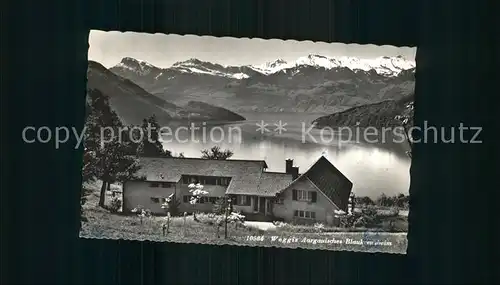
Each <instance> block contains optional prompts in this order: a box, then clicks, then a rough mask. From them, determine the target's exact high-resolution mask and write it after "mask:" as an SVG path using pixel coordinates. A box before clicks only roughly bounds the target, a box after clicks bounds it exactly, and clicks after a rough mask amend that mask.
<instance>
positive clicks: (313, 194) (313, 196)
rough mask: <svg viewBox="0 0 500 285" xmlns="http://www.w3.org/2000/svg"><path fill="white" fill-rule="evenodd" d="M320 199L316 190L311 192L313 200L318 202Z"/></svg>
mask: <svg viewBox="0 0 500 285" xmlns="http://www.w3.org/2000/svg"><path fill="white" fill-rule="evenodd" d="M317 199H318V193H317V192H316V191H313V192H311V202H313V203H316V200H317Z"/></svg>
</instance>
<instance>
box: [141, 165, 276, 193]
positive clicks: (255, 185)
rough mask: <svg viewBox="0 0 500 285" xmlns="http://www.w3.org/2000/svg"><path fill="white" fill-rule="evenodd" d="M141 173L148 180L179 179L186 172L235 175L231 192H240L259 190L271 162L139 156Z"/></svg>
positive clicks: (231, 183)
mask: <svg viewBox="0 0 500 285" xmlns="http://www.w3.org/2000/svg"><path fill="white" fill-rule="evenodd" d="M139 164H140V166H141V168H140V169H139V171H138V173H137V174H138V175H139V176H144V177H146V180H147V181H158V182H178V181H179V180H180V179H181V177H182V175H199V176H219V177H231V181H230V183H229V186H228V188H227V191H228V192H229V193H232V192H235V193H239V191H243V190H244V192H249V193H254V194H256V193H259V184H260V179H261V176H262V173H263V171H264V169H265V168H267V164H266V162H265V161H263V160H235V159H227V160H215V159H201V158H171V157H167V158H157V157H141V158H139Z"/></svg>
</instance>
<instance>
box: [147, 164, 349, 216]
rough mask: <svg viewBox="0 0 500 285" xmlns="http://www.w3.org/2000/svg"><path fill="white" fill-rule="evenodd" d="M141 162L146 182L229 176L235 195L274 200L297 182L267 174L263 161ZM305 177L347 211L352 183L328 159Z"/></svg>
mask: <svg viewBox="0 0 500 285" xmlns="http://www.w3.org/2000/svg"><path fill="white" fill-rule="evenodd" d="M139 163H140V166H141V168H140V170H139V171H138V175H139V176H144V177H145V178H146V180H147V181H158V182H178V181H179V180H180V179H181V177H182V175H199V176H219V177H230V178H231V181H230V182H229V185H228V187H227V190H226V194H233V195H234V194H239V195H258V196H268V197H273V196H276V194H278V193H279V192H282V191H283V190H285V189H286V188H287V187H288V186H290V185H291V184H292V183H293V182H294V181H293V177H292V175H291V174H287V173H280V172H266V171H265V169H266V168H267V164H266V162H265V161H263V160H236V159H227V160H214V159H201V158H170V157H168V158H157V157H142V158H140V159H139ZM304 177H307V178H308V179H309V180H311V182H312V183H313V184H314V185H316V187H318V189H320V191H322V192H323V193H324V194H325V195H326V196H328V197H329V198H330V199H331V200H332V202H333V203H335V205H337V206H338V207H339V208H341V209H344V210H346V209H347V203H348V202H347V201H348V199H349V195H350V192H351V189H352V182H351V181H349V179H347V177H345V176H344V175H343V174H342V173H341V172H340V171H339V170H338V169H337V168H336V167H335V166H333V164H331V163H330V162H329V161H328V160H327V159H326V158H325V157H323V156H322V157H321V158H320V159H319V160H318V161H316V162H315V163H314V165H313V166H312V167H311V168H309V170H307V171H306V172H305V173H304V174H302V175H301V176H300V177H299V178H297V179H296V180H295V181H297V180H299V179H301V178H304Z"/></svg>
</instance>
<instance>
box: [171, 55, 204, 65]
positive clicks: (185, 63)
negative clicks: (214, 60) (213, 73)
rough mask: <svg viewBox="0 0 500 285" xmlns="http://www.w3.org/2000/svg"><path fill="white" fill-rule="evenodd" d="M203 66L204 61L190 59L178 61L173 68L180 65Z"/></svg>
mask: <svg viewBox="0 0 500 285" xmlns="http://www.w3.org/2000/svg"><path fill="white" fill-rule="evenodd" d="M200 64H203V61H201V60H199V59H197V58H194V57H192V58H190V59H188V60H183V61H178V62H176V63H174V64H173V66H179V65H200Z"/></svg>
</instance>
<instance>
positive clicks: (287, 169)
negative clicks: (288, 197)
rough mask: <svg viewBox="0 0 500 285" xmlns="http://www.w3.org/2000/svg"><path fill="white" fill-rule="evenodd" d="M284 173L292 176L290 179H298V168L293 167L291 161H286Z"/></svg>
mask: <svg viewBox="0 0 500 285" xmlns="http://www.w3.org/2000/svg"><path fill="white" fill-rule="evenodd" d="M285 172H286V173H287V174H291V175H292V179H293V180H295V179H297V177H299V168H298V167H295V166H293V159H287V160H286V167H285Z"/></svg>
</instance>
